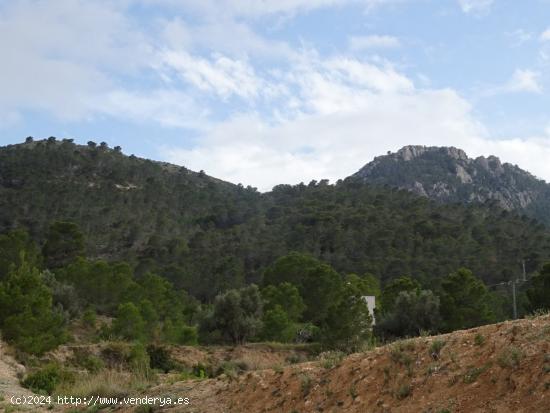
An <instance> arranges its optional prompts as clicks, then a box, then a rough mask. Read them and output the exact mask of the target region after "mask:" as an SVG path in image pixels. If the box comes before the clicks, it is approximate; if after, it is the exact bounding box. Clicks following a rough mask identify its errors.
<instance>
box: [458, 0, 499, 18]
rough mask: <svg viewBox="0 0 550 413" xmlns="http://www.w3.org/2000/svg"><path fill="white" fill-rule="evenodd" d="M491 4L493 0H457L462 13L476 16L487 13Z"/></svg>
mask: <svg viewBox="0 0 550 413" xmlns="http://www.w3.org/2000/svg"><path fill="white" fill-rule="evenodd" d="M493 3H494V0H458V4H459V5H460V8H461V9H462V11H463V12H464V13H472V14H476V15H481V14H486V13H488V12H489V10H490V9H491V6H492V5H493Z"/></svg>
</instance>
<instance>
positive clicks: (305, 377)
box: [300, 373, 313, 396]
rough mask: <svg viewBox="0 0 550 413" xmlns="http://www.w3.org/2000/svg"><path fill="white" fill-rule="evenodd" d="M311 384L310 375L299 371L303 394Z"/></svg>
mask: <svg viewBox="0 0 550 413" xmlns="http://www.w3.org/2000/svg"><path fill="white" fill-rule="evenodd" d="M312 386H313V380H312V379H311V376H310V375H309V374H307V373H300V388H301V390H302V394H303V395H304V396H307V395H308V394H309V392H310V390H311V387H312Z"/></svg>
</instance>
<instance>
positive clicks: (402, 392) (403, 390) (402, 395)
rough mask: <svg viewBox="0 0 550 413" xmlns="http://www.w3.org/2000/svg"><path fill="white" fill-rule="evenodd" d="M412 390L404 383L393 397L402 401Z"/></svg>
mask: <svg viewBox="0 0 550 413" xmlns="http://www.w3.org/2000/svg"><path fill="white" fill-rule="evenodd" d="M411 392H412V388H411V385H410V384H408V383H404V384H402V385H401V386H399V388H398V389H397V391H396V392H395V397H396V398H397V399H399V400H403V399H405V398H407V397H409V396H410V395H411Z"/></svg>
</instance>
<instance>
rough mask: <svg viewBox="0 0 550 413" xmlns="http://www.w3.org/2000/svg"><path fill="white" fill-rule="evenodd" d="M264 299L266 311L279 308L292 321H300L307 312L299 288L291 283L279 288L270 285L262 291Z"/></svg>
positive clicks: (280, 285)
mask: <svg viewBox="0 0 550 413" xmlns="http://www.w3.org/2000/svg"><path fill="white" fill-rule="evenodd" d="M262 298H263V301H264V310H265V311H269V310H273V309H275V307H277V306H279V307H280V308H281V309H283V310H284V312H285V313H286V314H287V317H288V319H289V320H292V321H299V320H300V319H301V317H302V314H303V312H304V310H305V304H304V300H303V299H302V297H301V296H300V292H299V291H298V288H297V287H296V286H295V285H293V284H291V283H289V282H283V283H281V284H279V285H277V286H275V285H268V286H267V287H265V288H264V289H263V290H262Z"/></svg>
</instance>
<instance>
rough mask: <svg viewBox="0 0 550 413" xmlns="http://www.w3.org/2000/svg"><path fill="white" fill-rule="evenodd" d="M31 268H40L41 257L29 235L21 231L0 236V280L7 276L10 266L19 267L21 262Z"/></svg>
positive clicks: (17, 230)
mask: <svg viewBox="0 0 550 413" xmlns="http://www.w3.org/2000/svg"><path fill="white" fill-rule="evenodd" d="M23 260H24V261H26V262H27V263H28V264H29V265H30V266H31V267H36V268H40V267H41V266H42V256H41V255H40V250H39V249H38V247H37V246H36V244H35V243H34V242H33V241H32V240H31V238H30V237H29V234H28V233H27V232H26V231H23V230H21V229H16V230H13V231H10V232H8V233H6V234H2V235H0V280H2V279H3V278H4V277H6V276H7V274H8V272H9V271H10V269H11V267H12V266H15V267H19V266H20V265H21V264H22V261H23Z"/></svg>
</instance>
